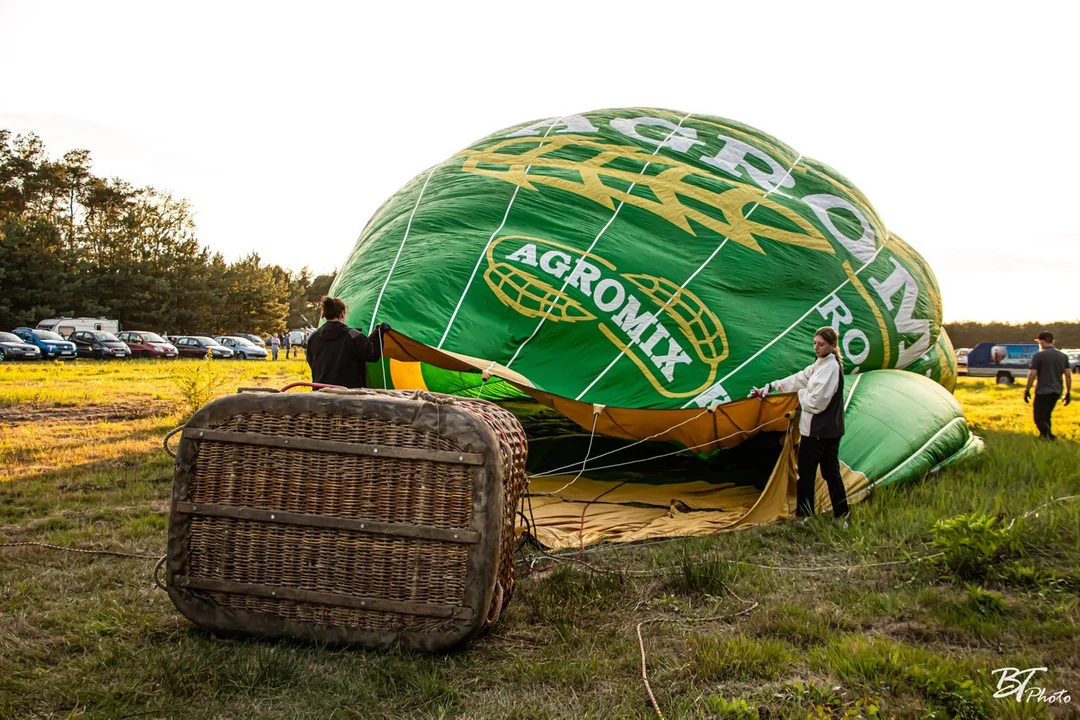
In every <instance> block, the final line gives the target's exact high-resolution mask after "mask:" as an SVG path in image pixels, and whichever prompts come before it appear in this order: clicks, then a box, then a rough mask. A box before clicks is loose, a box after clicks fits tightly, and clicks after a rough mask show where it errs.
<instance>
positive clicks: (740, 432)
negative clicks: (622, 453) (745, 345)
mask: <svg viewBox="0 0 1080 720" xmlns="http://www.w3.org/2000/svg"><path fill="white" fill-rule="evenodd" d="M781 420H787V418H777V419H776V420H770V421H769V422H766V423H762V424H761V425H758V426H757V427H754V428H751V429H749V430H738V431H736V432H733V433H731V434H730V435H725V436H724V437H721V438H716V439H714V440H707V441H706V442H703V443H699V444H697V445H691V446H689V447H684V448H680V449H678V450H674V451H672V452H668V453H663V454H660V455H654V456H652V457H647V458H641V459H639V460H628V461H626V462H621V463H613V464H611V465H600V466H598V467H591V468H587V469H588V470H593V471H595V470H610V469H611V468H617V467H625V466H627V465H636V464H638V463H644V462H650V461H652V460H660V459H662V458H666V457H671V456H672V455H678V454H680V453H684V452H686V451H687V450H695V449H697V448H700V447H705V446H706V445H713V444H715V443H718V442H723V441H724V440H727V439H728V438H733V437H735V436H736V435H743V434H746V433H752V432H755V431H757V430H760V429H761V428H763V427H765V426H767V425H772V424H774V423H777V422H780V421H781ZM585 470H586V468H585V467H582V470H581V472H584V471H585ZM581 472H579V473H578V476H579V477H580V475H581ZM557 474H558V473H553V472H545V473H537V474H535V475H530V476H529V479H534V478H542V477H550V476H551V475H557ZM574 479H575V480H576V479H577V478H574ZM567 485H569V483H568V484H567ZM564 487H565V486H564ZM563 489H564V488H559V490H556V491H555V492H543V493H533V494H534V495H536V496H537V497H541V496H546V495H555V494H557V493H558V492H559V491H561V490H563Z"/></svg>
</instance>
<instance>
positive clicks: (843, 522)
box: [833, 517, 848, 530]
mask: <svg viewBox="0 0 1080 720" xmlns="http://www.w3.org/2000/svg"><path fill="white" fill-rule="evenodd" d="M833 522H834V523H836V526H837V527H839V528H840V529H841V530H847V529H848V521H847V518H846V517H834V518H833Z"/></svg>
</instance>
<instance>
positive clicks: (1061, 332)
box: [945, 322, 1080, 348]
mask: <svg viewBox="0 0 1080 720" xmlns="http://www.w3.org/2000/svg"><path fill="white" fill-rule="evenodd" d="M945 330H946V332H948V333H949V338H950V339H951V340H952V344H953V347H958V348H962V347H964V348H970V347H975V346H976V345H978V344H979V343H981V342H1009V343H1018V342H1034V340H1035V336H1036V335H1038V334H1039V333H1041V332H1042V331H1044V330H1045V331H1047V332H1050V333H1053V334H1054V341H1055V342H1054V344H1055V345H1057V347H1059V348H1077V347H1080V323H1076V322H1051V323H1037V322H1025V323H1015V324H1012V323H1001V322H991V323H980V322H960V323H946V324H945Z"/></svg>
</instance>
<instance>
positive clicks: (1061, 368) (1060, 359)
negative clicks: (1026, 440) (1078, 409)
mask: <svg viewBox="0 0 1080 720" xmlns="http://www.w3.org/2000/svg"><path fill="white" fill-rule="evenodd" d="M1035 340H1036V342H1038V343H1039V347H1041V348H1042V350H1040V351H1039V352H1037V353H1035V356H1034V357H1032V358H1031V370H1029V371H1028V379H1027V387H1026V388H1024V402H1031V385H1032V383H1034V382H1035V381H1036V380H1038V383H1037V384H1036V385H1035V408H1034V411H1035V412H1034V415H1035V427H1037V428H1039V437H1041V438H1043V439H1044V440H1057V438H1056V437H1055V436H1054V433H1053V432H1052V431H1051V428H1050V416H1051V415H1053V413H1054V406H1055V405H1057V401H1058V398H1059V397H1061V396H1062V395H1061V393H1062V385H1063V384H1064V391H1065V402H1064V404H1065V405H1068V404H1069V403H1070V402H1072V375H1071V374H1070V373H1069V356H1068V355H1066V354H1065V353H1063V352H1061V351H1060V350H1058V349H1057V348H1056V347H1054V336H1053V334H1052V333H1048V332H1041V333H1039V337H1037V338H1035ZM1062 378H1064V383H1062Z"/></svg>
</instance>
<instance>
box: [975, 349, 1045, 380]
mask: <svg viewBox="0 0 1080 720" xmlns="http://www.w3.org/2000/svg"><path fill="white" fill-rule="evenodd" d="M1037 352H1039V345H1038V343H998V342H981V343H979V344H978V345H976V346H975V347H973V348H971V352H969V353H968V357H967V374H968V375H970V376H972V377H992V378H994V379H995V381H996V382H997V383H998V384H999V385H1012V384H1013V383H1014V382H1015V381H1017V380H1024V379H1025V378H1027V375H1028V371H1029V370H1031V358H1032V357H1034V356H1035V353H1037Z"/></svg>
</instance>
